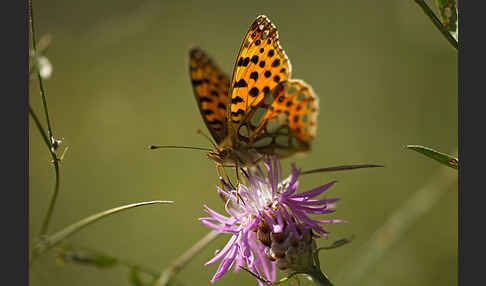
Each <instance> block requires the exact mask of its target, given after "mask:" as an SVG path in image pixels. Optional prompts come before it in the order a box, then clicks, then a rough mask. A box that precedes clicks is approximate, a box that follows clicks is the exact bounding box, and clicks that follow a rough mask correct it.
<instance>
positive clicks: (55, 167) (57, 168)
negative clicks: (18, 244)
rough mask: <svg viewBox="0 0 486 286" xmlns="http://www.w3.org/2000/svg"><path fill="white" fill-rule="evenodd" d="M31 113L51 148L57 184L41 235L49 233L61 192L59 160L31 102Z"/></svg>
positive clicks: (48, 147)
mask: <svg viewBox="0 0 486 286" xmlns="http://www.w3.org/2000/svg"><path fill="white" fill-rule="evenodd" d="M29 113H30V116H32V119H33V120H34V123H35V125H36V127H37V129H38V130H39V132H40V134H41V136H42V139H43V140H44V142H45V143H46V145H47V149H48V150H49V154H50V155H51V157H52V162H53V164H54V171H55V173H56V182H55V185H54V193H53V194H52V197H51V202H50V204H49V208H48V210H47V213H46V216H45V218H44V221H43V223H42V227H41V230H40V233H39V235H40V236H42V235H45V234H46V233H47V229H48V227H49V222H50V221H51V217H52V213H53V212H54V205H55V204H56V201H57V195H58V194H59V160H58V158H57V155H56V153H55V152H53V151H52V150H51V147H50V142H49V139H48V137H47V134H46V132H45V131H44V128H42V125H41V123H40V121H39V118H38V117H37V115H36V114H35V112H34V110H33V109H32V107H31V106H30V104H29Z"/></svg>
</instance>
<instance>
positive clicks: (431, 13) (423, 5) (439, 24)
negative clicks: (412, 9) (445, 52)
mask: <svg viewBox="0 0 486 286" xmlns="http://www.w3.org/2000/svg"><path fill="white" fill-rule="evenodd" d="M415 3H417V4H418V5H419V6H420V8H422V10H423V11H424V13H425V15H427V16H428V17H429V19H430V21H432V23H433V24H434V26H435V27H437V29H439V32H440V33H441V34H442V35H443V36H444V37H445V38H446V40H447V41H448V42H449V43H450V44H451V45H452V46H453V47H454V48H455V49H456V50H458V49H459V44H458V43H457V41H456V39H454V37H453V36H452V35H451V33H449V31H447V29H446V28H445V27H444V25H442V22H441V21H440V20H439V18H437V16H435V13H434V11H432V10H431V9H430V8H429V6H428V5H427V3H425V1H424V0H415Z"/></svg>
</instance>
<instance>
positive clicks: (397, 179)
mask: <svg viewBox="0 0 486 286" xmlns="http://www.w3.org/2000/svg"><path fill="white" fill-rule="evenodd" d="M33 4H34V15H35V17H36V19H35V20H36V26H37V34H38V37H39V36H41V35H43V34H50V35H51V36H52V45H51V47H50V48H49V50H48V52H47V56H48V58H49V59H50V60H51V62H52V64H53V67H54V70H53V75H52V77H51V78H50V79H48V80H46V81H45V86H46V89H47V94H48V96H47V100H48V103H49V109H50V115H51V119H52V121H53V129H54V134H55V136H56V137H58V138H62V139H63V140H64V142H63V145H62V146H61V147H64V146H69V150H68V151H67V154H66V156H65V160H64V162H63V163H62V165H61V192H60V195H59V199H58V203H57V205H56V209H55V212H54V216H53V220H52V222H51V227H50V230H51V232H53V231H56V230H59V229H61V228H62V227H64V226H66V225H68V224H70V223H73V222H75V221H77V220H79V219H81V218H83V217H86V216H88V215H91V214H93V213H95V212H99V211H102V210H105V209H108V208H112V207H116V206H119V205H123V204H128V203H132V202H141V201H147V200H153V199H163V200H174V201H175V202H176V203H175V204H174V205H170V206H167V205H156V206H148V207H142V208H138V209H133V210H129V211H127V212H124V213H121V214H118V215H115V216H112V217H109V218H107V219H104V220H102V221H100V222H98V223H96V224H94V225H92V226H90V227H88V228H86V229H84V230H82V231H81V232H80V233H78V234H76V235H75V236H73V237H72V238H71V239H70V240H69V243H70V244H74V245H78V246H84V247H89V248H94V249H99V250H102V251H104V252H106V253H108V254H111V255H114V256H117V257H120V258H122V259H127V260H131V261H135V262H139V263H141V264H144V265H148V266H151V267H152V268H155V269H162V268H164V267H166V266H167V265H168V264H169V263H170V261H172V260H173V259H175V258H176V257H177V256H178V255H180V254H181V253H182V252H183V251H184V250H186V249H187V248H188V247H190V246H191V245H192V244H193V243H194V242H196V241H197V240H198V239H199V238H200V237H201V236H203V235H204V234H205V233H206V232H207V229H205V228H204V227H203V226H202V225H201V224H200V223H199V222H198V220H197V218H198V217H201V216H204V215H205V213H204V212H203V204H208V205H209V206H211V207H213V208H214V209H217V210H219V211H222V210H223V206H222V204H221V202H220V200H219V199H218V196H217V195H216V191H215V185H216V170H215V168H214V164H213V162H211V161H209V159H207V158H206V155H205V153H204V152H200V151H193V150H166V151H149V150H147V146H148V145H149V144H179V145H190V146H208V145H209V144H208V142H207V141H206V140H205V139H204V138H203V137H202V136H199V135H197V134H196V129H197V128H201V129H203V130H206V128H205V126H204V123H203V121H202V119H201V117H200V114H199V112H198V110H197V106H196V102H195V100H194V98H193V95H192V88H191V85H190V81H189V78H188V67H187V65H188V64H187V63H188V59H187V56H188V50H189V49H190V48H191V47H192V46H194V45H198V46H200V47H201V48H203V49H204V50H206V51H207V52H208V53H209V54H210V55H211V56H212V57H213V59H215V61H216V62H217V63H218V64H219V65H220V66H221V68H223V69H224V70H225V71H226V72H227V73H230V72H231V71H232V68H233V64H234V62H235V59H236V54H237V52H238V50H239V47H240V44H241V41H242V39H243V36H244V34H245V33H246V31H247V29H248V27H249V25H250V23H251V22H252V21H253V20H254V19H255V18H256V16H258V15H260V14H265V15H267V16H268V17H269V18H270V19H271V20H272V22H274V23H275V25H276V26H277V27H278V29H279V35H280V41H281V45H282V46H283V48H284V49H285V51H286V53H287V55H288V56H289V58H290V60H291V62H292V66H293V75H292V76H293V77H294V78H300V79H304V80H305V81H306V82H308V83H309V84H311V85H312V87H313V88H314V90H315V91H316V93H317V95H318V96H319V97H320V114H319V125H318V133H317V138H316V139H315V141H314V144H313V150H312V152H311V153H309V154H308V155H306V156H299V157H294V158H292V159H287V160H286V161H284V165H285V166H287V167H286V169H288V165H289V164H290V163H291V162H296V163H297V165H298V166H299V167H302V168H303V169H311V168H319V167H325V166H334V165H341V164H351V163H381V164H384V165H386V167H385V168H380V169H365V170H356V171H349V172H342V173H326V174H320V175H309V176H307V177H304V178H303V179H302V180H301V187H302V189H301V190H305V189H308V188H310V187H313V186H316V185H318V184H324V183H326V182H328V181H330V180H332V179H337V180H339V184H337V185H335V186H333V187H332V188H331V189H330V190H329V191H328V196H330V197H340V198H342V200H341V201H340V202H339V203H338V209H337V212H336V213H335V215H333V217H338V218H342V219H345V220H347V221H349V223H347V224H337V225H330V226H328V227H327V228H326V229H327V230H328V231H330V232H331V234H330V239H329V240H328V241H326V240H324V239H322V240H319V241H318V242H319V244H320V245H327V244H329V243H331V242H332V241H334V240H337V239H340V238H342V237H344V236H348V235H351V234H354V235H355V236H356V239H355V240H354V241H353V243H351V244H348V245H346V246H344V247H342V248H339V249H336V250H332V251H327V252H321V256H320V257H321V263H322V264H323V267H322V268H323V270H324V271H325V272H326V273H327V274H328V276H329V277H330V279H331V280H333V281H334V282H335V284H336V285H345V284H346V281H345V280H346V279H345V278H346V276H347V274H348V273H343V271H348V267H349V265H350V263H352V262H354V261H356V259H357V258H356V257H357V255H359V254H360V253H361V252H362V251H364V250H365V249H363V248H364V247H365V245H366V241H367V240H368V239H369V238H370V237H371V235H372V233H373V232H374V231H375V230H376V229H377V228H379V227H380V226H381V225H382V224H383V223H384V222H385V221H386V219H387V217H388V216H389V215H391V214H392V213H393V211H394V210H395V209H397V208H398V207H399V206H400V205H401V204H402V203H403V202H404V201H405V200H406V199H407V198H408V197H409V196H410V195H412V194H413V193H414V192H415V191H416V190H418V189H419V188H421V187H423V186H424V185H427V183H428V182H430V180H431V178H433V177H435V176H437V173H438V172H441V173H443V172H444V168H446V167H443V166H442V165H440V164H438V163H436V162H435V161H432V160H430V159H427V158H425V157H424V156H422V155H420V154H418V153H415V152H413V151H408V150H406V149H405V148H404V146H405V145H407V144H422V145H426V146H430V147H432V148H435V149H437V150H440V151H443V152H446V153H452V154H454V155H456V154H457V150H456V148H457V52H456V51H455V50H454V49H453V48H452V47H451V46H450V45H449V43H447V41H446V40H445V39H444V38H443V37H442V35H441V34H440V33H439V32H438V31H437V30H436V28H435V27H434V26H433V25H432V24H431V23H430V20H429V19H427V18H426V17H425V15H424V14H423V12H422V10H421V9H420V8H419V7H418V6H417V5H416V4H415V3H414V1H335V0H334V1H331V0H329V1H305V2H303V1H299V2H298V1H250V0H248V1H240V2H236V1H235V2H233V1H192V2H190V1H120V0H117V1H114V0H105V1H92V0H88V1H62V0H44V1H34V3H33ZM30 91H31V93H30V103H31V105H32V106H33V108H34V110H36V111H37V113H38V114H39V115H42V113H41V111H42V109H41V108H42V105H41V99H40V96H39V92H38V83H37V82H36V81H31V87H30ZM42 119H43V117H42ZM30 122H31V123H32V121H30ZM43 122H45V121H44V120H43ZM29 132H30V133H29V134H30V162H29V163H30V169H29V172H30V192H29V197H30V198H29V204H30V209H29V211H30V214H29V217H30V222H29V223H30V225H29V233H30V238H31V243H32V241H34V238H35V236H36V234H37V233H38V231H39V228H40V226H41V222H42V219H43V217H44V214H45V212H46V210H47V206H48V203H49V200H50V196H51V194H52V191H53V186H54V172H53V169H52V168H51V167H50V166H49V159H50V157H49V154H48V152H47V150H46V149H45V145H44V143H43V142H42V139H41V137H40V135H39V132H38V130H36V128H35V126H34V125H33V124H31V125H30V131H29ZM447 171H448V172H447ZM445 172H446V175H445V176H451V177H455V176H457V172H456V171H454V170H453V169H447V168H446V170H445ZM443 191H444V192H445V194H444V196H442V197H441V199H440V201H439V202H438V203H437V204H436V205H435V206H434V207H433V208H431V209H430V211H428V212H427V213H426V215H424V216H423V217H421V218H420V220H419V221H418V222H417V223H416V224H413V225H412V226H411V228H410V229H408V231H407V232H406V233H405V234H404V235H403V237H401V239H400V240H398V242H397V243H396V244H394V245H393V247H392V248H391V249H389V250H388V251H387V252H386V254H385V255H384V256H383V257H381V258H380V260H379V262H378V263H377V264H375V265H370V268H369V271H367V274H366V276H365V277H363V279H361V281H360V285H373V286H377V285H410V284H413V285H456V284H457V242H458V241H457V239H458V238H457V236H458V233H457V228H458V222H457V217H458V208H457V185H456V184H452V185H450V187H449V188H448V189H444V190H443ZM228 238H229V236H224V237H220V238H218V239H217V240H216V241H214V242H213V243H212V244H211V245H210V246H209V247H208V248H207V249H206V250H204V251H203V252H202V253H201V254H200V255H199V256H197V257H196V258H195V259H194V260H193V261H192V262H191V263H190V264H189V265H188V266H187V267H186V268H185V269H184V270H183V271H182V272H181V273H180V275H179V276H178V278H179V279H180V281H181V282H183V283H184V284H185V285H210V282H209V279H210V278H211V277H212V275H213V273H214V272H215V271H216V268H217V265H213V266H210V267H204V266H203V263H204V262H206V261H207V260H209V259H210V258H211V257H212V254H213V253H214V250H215V249H218V248H220V247H222V245H223V244H224V242H225V241H226V240H227V239H228ZM55 258H56V251H55V250H53V251H51V252H49V253H48V254H47V255H45V256H44V257H41V258H40V259H39V261H37V263H36V264H35V265H34V266H33V268H32V270H31V272H30V281H31V285H33V286H40V285H50V286H51V285H54V286H56V285H72V286H76V285H130V283H129V281H128V271H127V269H125V268H123V267H117V268H113V269H108V270H100V269H96V268H92V267H87V266H80V265H75V264H59V263H57V262H56V259H55ZM229 283H232V285H256V282H255V280H254V278H252V277H250V276H249V275H248V274H246V273H244V272H240V273H237V274H228V275H225V276H224V277H223V278H222V279H220V280H218V281H217V282H216V284H215V285H227V284H229Z"/></svg>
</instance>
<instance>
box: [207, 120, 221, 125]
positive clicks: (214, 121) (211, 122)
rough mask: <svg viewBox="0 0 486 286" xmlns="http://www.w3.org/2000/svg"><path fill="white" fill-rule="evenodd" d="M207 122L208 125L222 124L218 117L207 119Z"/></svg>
mask: <svg viewBox="0 0 486 286" xmlns="http://www.w3.org/2000/svg"><path fill="white" fill-rule="evenodd" d="M208 124H209V125H223V122H222V121H221V120H219V119H214V120H212V121H209V120H208Z"/></svg>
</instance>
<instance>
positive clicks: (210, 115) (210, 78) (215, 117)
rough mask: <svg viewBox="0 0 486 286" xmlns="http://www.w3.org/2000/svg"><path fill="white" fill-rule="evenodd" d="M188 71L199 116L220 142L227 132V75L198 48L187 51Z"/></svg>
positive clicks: (217, 141)
mask: <svg viewBox="0 0 486 286" xmlns="http://www.w3.org/2000/svg"><path fill="white" fill-rule="evenodd" d="M189 72H190V78H191V83H192V87H193V90H194V96H195V98H196V101H197V103H198V107H199V111H200V112H201V116H202V117H203V119H204V122H205V123H206V126H207V127H208V129H209V132H211V135H212V136H213V138H214V140H215V141H216V143H220V142H221V141H222V140H223V139H224V138H225V137H226V136H227V134H228V130H227V121H228V119H227V114H228V112H227V108H228V106H229V105H228V104H229V101H230V99H229V93H228V91H229V77H228V76H226V75H225V74H224V73H223V72H222V71H221V70H220V69H219V67H218V66H217V65H216V64H215V63H214V62H213V61H212V59H211V58H209V56H208V55H206V54H205V53H204V52H203V51H202V50H201V49H199V48H193V49H191V50H190V52H189Z"/></svg>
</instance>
